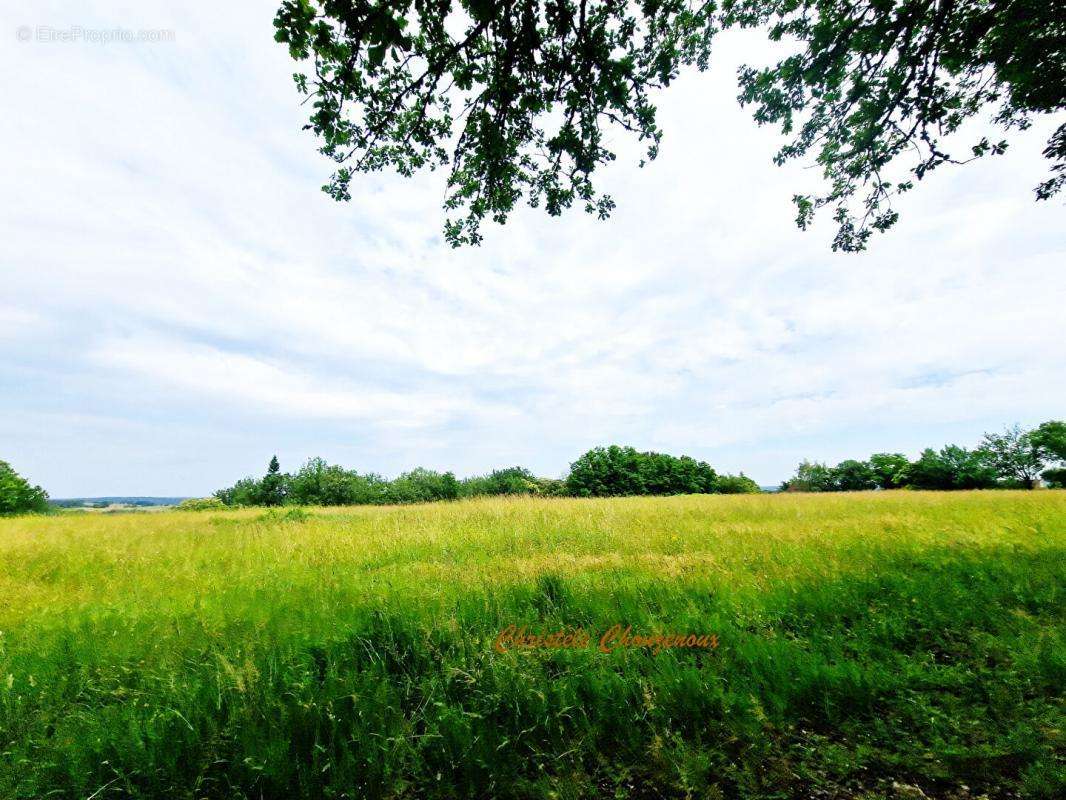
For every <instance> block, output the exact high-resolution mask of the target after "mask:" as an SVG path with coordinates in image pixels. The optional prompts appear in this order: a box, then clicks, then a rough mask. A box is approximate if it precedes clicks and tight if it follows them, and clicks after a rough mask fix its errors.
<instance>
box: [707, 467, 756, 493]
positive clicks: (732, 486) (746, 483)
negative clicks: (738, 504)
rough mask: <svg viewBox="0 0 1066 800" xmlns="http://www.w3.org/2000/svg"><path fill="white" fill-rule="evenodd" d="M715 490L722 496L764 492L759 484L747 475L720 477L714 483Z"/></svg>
mask: <svg viewBox="0 0 1066 800" xmlns="http://www.w3.org/2000/svg"><path fill="white" fill-rule="evenodd" d="M714 490H715V491H716V492H719V493H721V494H758V493H759V492H761V491H762V489H760V488H759V484H757V483H756V482H755V481H753V480H752V479H751V478H749V477H748V476H747V475H745V474H744V473H743V472H742V473H740V474H739V475H719V476H718V478H717V480H715V482H714Z"/></svg>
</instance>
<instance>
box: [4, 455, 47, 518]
mask: <svg viewBox="0 0 1066 800" xmlns="http://www.w3.org/2000/svg"><path fill="white" fill-rule="evenodd" d="M47 510H48V492H46V491H45V490H44V489H42V488H41V487H40V486H31V485H30V482H29V481H27V480H26V479H25V478H23V477H22V476H21V475H19V474H18V473H17V472H15V470H13V469H12V468H11V465H10V464H8V463H7V462H6V461H0V514H28V513H43V512H45V511H47Z"/></svg>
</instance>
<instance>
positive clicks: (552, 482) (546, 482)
mask: <svg viewBox="0 0 1066 800" xmlns="http://www.w3.org/2000/svg"><path fill="white" fill-rule="evenodd" d="M537 494H539V495H540V496H541V497H566V496H567V495H568V494H569V492H568V491H567V488H566V481H563V480H559V479H558V478H537Z"/></svg>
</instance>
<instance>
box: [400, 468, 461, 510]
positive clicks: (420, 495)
mask: <svg viewBox="0 0 1066 800" xmlns="http://www.w3.org/2000/svg"><path fill="white" fill-rule="evenodd" d="M386 496H387V498H388V502H390V503H429V502H433V501H435V500H455V499H456V498H458V497H459V481H457V480H456V479H455V475H454V474H453V473H451V472H435V471H434V470H431V469H423V468H422V467H418V468H417V469H413V470H411V471H410V472H405V473H404V474H402V475H400V476H398V477H397V478H396V479H395V480H393V481H390V482H389V484H388V491H387V493H386Z"/></svg>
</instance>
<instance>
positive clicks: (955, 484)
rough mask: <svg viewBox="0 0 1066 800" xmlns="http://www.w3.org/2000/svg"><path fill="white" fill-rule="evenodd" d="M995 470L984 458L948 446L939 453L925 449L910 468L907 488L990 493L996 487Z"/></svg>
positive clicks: (960, 448) (959, 448)
mask: <svg viewBox="0 0 1066 800" xmlns="http://www.w3.org/2000/svg"><path fill="white" fill-rule="evenodd" d="M996 478H997V475H996V470H995V469H994V468H993V467H992V466H990V465H989V463H988V461H987V459H986V457H985V455H984V454H983V453H981V452H978V451H974V450H967V449H966V448H965V447H958V446H957V445H948V446H947V447H944V448H941V450H940V451H939V452H937V451H935V450H933V449H932V448H926V449H925V450H923V451H922V454H921V456H920V457H919V458H918V460H917V461H915V462H914V463H913V464H911V468H910V480H909V483H908V485H909V486H913V487H914V488H915V489H989V488H992V487H993V486H995V485H996Z"/></svg>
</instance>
